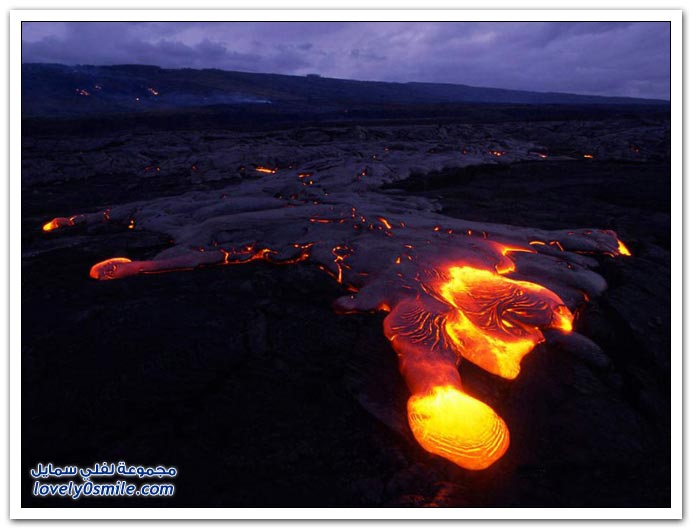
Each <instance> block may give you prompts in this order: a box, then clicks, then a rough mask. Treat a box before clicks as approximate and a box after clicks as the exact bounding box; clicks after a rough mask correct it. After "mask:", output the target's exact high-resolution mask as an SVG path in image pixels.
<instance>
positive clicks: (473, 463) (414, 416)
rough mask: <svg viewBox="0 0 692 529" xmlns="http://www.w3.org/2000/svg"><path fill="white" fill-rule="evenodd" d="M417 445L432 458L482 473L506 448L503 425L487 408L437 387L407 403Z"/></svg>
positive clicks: (456, 391)
mask: <svg viewBox="0 0 692 529" xmlns="http://www.w3.org/2000/svg"><path fill="white" fill-rule="evenodd" d="M407 408H408V421H409V425H410V427H411V431H412V432H413V435H414V437H415V438H416V441H418V442H419V443H420V445H421V446H422V447H423V448H424V449H425V450H427V451H428V452H432V453H433V454H437V455H439V456H442V457H444V458H445V459H448V460H449V461H452V462H453V463H456V464H457V465H459V466H460V467H463V468H467V469H469V470H483V469H485V468H488V467H489V466H490V465H492V464H493V463H494V462H495V461H497V460H498V459H500V458H501V457H502V456H503V455H504V453H505V452H506V451H507V448H508V447H509V430H508V429H507V425H506V424H505V422H504V421H503V420H502V419H501V418H500V417H499V416H498V415H497V413H495V411H494V410H493V409H492V408H491V407H490V406H488V405H486V404H483V403H482V402H481V401H479V400H476V399H474V398H473V397H471V396H469V395H467V394H466V393H464V392H463V391H462V390H460V389H457V388H455V387H452V386H436V387H434V388H433V389H432V390H431V391H430V393H426V394H424V395H413V396H412V397H411V398H410V399H409V401H408V406H407Z"/></svg>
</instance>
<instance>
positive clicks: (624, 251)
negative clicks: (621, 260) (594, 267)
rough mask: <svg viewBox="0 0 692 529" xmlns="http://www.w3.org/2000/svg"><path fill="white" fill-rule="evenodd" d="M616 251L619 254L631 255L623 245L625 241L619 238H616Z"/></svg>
mask: <svg viewBox="0 0 692 529" xmlns="http://www.w3.org/2000/svg"><path fill="white" fill-rule="evenodd" d="M618 253H619V254H620V255H626V256H628V257H629V256H631V255H632V254H631V253H630V251H629V250H628V248H627V246H625V243H624V242H622V241H621V240H620V239H618Z"/></svg>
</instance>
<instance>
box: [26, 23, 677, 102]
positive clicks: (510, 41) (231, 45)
mask: <svg viewBox="0 0 692 529" xmlns="http://www.w3.org/2000/svg"><path fill="white" fill-rule="evenodd" d="M669 37H670V30H669V25H668V23H647V22H636V23H629V22H627V23H614V22H587V23H584V22H560V23H557V22H517V23H510V22H507V23H488V22H352V23H348V22H330V23H326V22H238V23H223V22H184V23H167V22H142V23H131V22H123V23H114V22H113V23H105V22H104V23H96V22H91V23H24V25H23V45H22V57H23V60H24V61H25V62H59V63H66V64H122V63H130V64H132V63H136V64H156V65H159V66H163V67H172V68H175V67H191V68H222V69H227V70H242V71H253V72H274V73H286V74H296V75H304V74H307V73H319V74H321V75H323V76H329V77H341V78H349V79H367V80H383V81H428V82H445V83H462V84H470V85H476V86H492V87H501V88H512V89H523V90H538V91H559V92H576V93H585V94H598V95H624V96H634V97H656V98H664V99H667V98H668V94H669V88H670V48H669Z"/></svg>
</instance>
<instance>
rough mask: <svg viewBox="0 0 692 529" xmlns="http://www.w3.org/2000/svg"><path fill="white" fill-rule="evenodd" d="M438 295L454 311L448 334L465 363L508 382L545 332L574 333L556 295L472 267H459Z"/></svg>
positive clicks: (438, 288)
mask: <svg viewBox="0 0 692 529" xmlns="http://www.w3.org/2000/svg"><path fill="white" fill-rule="evenodd" d="M448 278H449V279H448V280H447V281H446V282H443V283H441V284H439V285H437V286H435V290H436V291H437V292H438V294H439V295H440V297H441V298H442V299H444V300H445V302H447V303H448V304H449V305H450V306H451V307H452V309H453V310H451V311H450V312H449V313H448V314H447V315H446V317H445V333H446V335H447V336H448V337H449V339H450V340H451V342H452V344H453V345H454V348H455V349H456V351H457V352H458V354H460V355H461V356H463V357H464V358H466V359H467V360H469V361H471V362H473V363H474V364H476V365H478V366H479V367H481V368H483V369H485V370H486V371H489V372H490V373H493V374H495V375H498V376H501V377H503V378H507V379H513V378H516V377H517V376H518V375H519V372H520V364H521V360H522V358H524V356H526V355H527V354H528V353H530V352H531V350H532V349H533V348H534V347H535V346H536V345H537V344H539V343H541V342H543V340H544V338H543V333H542V332H541V330H540V329H541V328H546V327H552V328H557V329H561V330H563V331H565V332H570V331H571V330H572V319H573V316H572V313H571V312H570V311H569V309H568V308H567V307H566V306H565V305H564V303H563V302H562V300H561V299H560V298H559V297H558V296H557V294H555V293H554V292H552V291H550V290H548V289H547V288H544V287H542V286H540V285H537V284H535V283H530V282H528V281H517V280H514V279H510V278H508V277H505V276H502V275H499V274H496V273H493V272H491V271H488V270H480V269H477V268H473V267H469V266H454V267H451V268H450V269H449V271H448Z"/></svg>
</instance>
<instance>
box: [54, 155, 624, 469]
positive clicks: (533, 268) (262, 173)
mask: <svg viewBox="0 0 692 529" xmlns="http://www.w3.org/2000/svg"><path fill="white" fill-rule="evenodd" d="M469 148H470V147H469ZM520 151H521V152H523V153H525V154H524V155H523V157H524V158H526V159H528V158H529V157H530V156H531V154H530V153H529V148H528V147H527V146H522V147H521V149H520ZM465 152H468V150H467V149H465ZM497 152H499V151H492V150H491V149H488V148H486V149H483V148H482V147H478V148H477V149H476V153H480V154H475V155H471V154H469V155H465V156H463V157H462V156H460V154H459V153H457V156H459V158H458V160H457V164H458V165H459V166H462V165H469V164H472V163H478V161H479V157H480V159H481V160H485V159H487V158H486V157H495V156H498V154H497ZM365 153H367V154H365ZM501 155H502V157H503V158H509V159H512V160H516V159H522V157H521V156H518V155H516V154H515V153H514V152H512V151H510V149H508V150H507V151H506V152H505V151H502V152H501ZM243 156H247V153H246V152H245V151H243V153H241V154H239V155H238V160H237V161H238V162H239V163H238V164H236V165H235V166H236V167H246V166H250V167H254V168H255V173H254V174H255V175H256V174H257V173H259V175H258V176H254V177H253V178H251V179H245V180H243V181H242V182H241V183H240V184H237V185H233V186H229V187H227V188H225V189H223V190H220V191H219V190H215V191H206V190H205V191H190V192H188V193H186V194H184V195H181V196H175V197H161V198H158V199H154V200H149V201H142V202H134V203H129V204H122V205H115V206H112V207H110V208H108V209H107V210H105V211H101V212H96V213H88V214H82V215H76V216H73V217H70V218H56V219H53V220H52V221H50V222H48V223H46V224H45V225H44V226H43V230H44V231H46V232H52V231H55V230H56V229H62V228H67V229H73V228H72V227H74V226H78V225H82V224H84V225H90V226H91V227H92V228H91V229H97V228H94V226H98V225H99V224H103V223H114V224H119V225H121V226H122V227H123V229H131V230H136V231H139V230H147V231H153V232H158V233H163V234H166V235H167V236H168V237H169V238H170V239H171V241H172V246H171V247H170V248H167V249H166V250H164V251H162V252H161V253H159V254H158V255H157V256H156V257H155V258H154V259H152V260H148V261H137V260H131V259H129V258H127V257H124V256H120V257H112V258H110V259H107V260H104V261H102V262H99V263H96V264H95V265H94V266H93V267H92V268H91V271H90V277H92V278H94V279H98V280H112V279H121V278H125V277H128V276H132V275H137V274H153V273H161V272H169V271H180V270H192V269H195V268H198V267H204V266H227V265H237V264H244V263H250V262H253V261H258V260H261V261H266V262H270V263H276V264H295V263H300V262H311V263H313V264H315V265H316V266H317V267H318V268H320V269H321V270H323V271H324V272H326V273H327V274H329V275H330V276H331V277H332V278H333V279H334V280H335V281H337V282H338V283H339V284H341V285H343V288H344V290H345V291H346V292H347V293H346V294H345V295H344V296H343V297H341V298H339V299H338V300H336V301H335V304H334V307H335V310H337V311H338V312H340V313H353V312H374V311H385V312H388V315H387V316H386V318H385V319H384V334H385V336H386V337H387V338H388V339H389V341H390V342H391V344H392V347H393V349H394V350H395V352H396V354H397V356H398V359H399V368H400V371H401V374H402V376H403V378H404V380H405V381H406V384H407V386H408V388H409V390H410V391H411V397H410V399H409V402H408V409H407V413H408V420H409V425H410V428H411V431H412V433H413V435H414V437H415V438H416V440H417V441H418V442H419V443H420V445H421V446H422V447H423V448H424V449H425V450H427V451H429V452H432V453H434V454H437V455H439V456H441V457H444V458H446V459H448V460H450V461H452V462H454V463H455V464H457V465H459V466H461V467H463V468H467V469H473V470H478V469H484V468H487V467H488V466H490V465H491V464H493V463H494V462H495V461H497V460H498V459H499V458H501V457H502V455H503V454H504V453H505V452H506V451H507V449H508V447H509V444H510V436H509V430H508V428H507V426H506V424H505V423H504V421H503V420H502V418H500V416H499V415H498V414H497V413H496V412H495V411H494V410H493V409H492V408H491V407H490V406H488V405H487V404H485V403H483V402H481V401H480V400H478V399H476V398H474V397H473V396H472V395H470V394H469V393H467V392H466V390H465V388H464V386H463V385H462V380H461V375H460V373H459V369H458V365H459V362H460V360H461V359H462V358H463V359H466V360H468V361H469V362H472V363H474V364H476V365H478V366H479V367H481V368H482V369H484V370H486V371H488V372H490V373H492V374H494V375H497V376H500V377H503V378H505V379H514V378H516V377H517V376H519V374H520V369H521V361H522V358H524V356H525V355H527V354H528V353H530V352H531V351H532V350H533V348H534V347H535V346H536V345H537V344H539V343H541V342H543V341H545V340H546V339H547V336H556V335H559V336H560V339H561V343H562V344H569V343H570V341H573V342H575V343H579V344H583V343H585V342H588V340H587V339H586V338H584V337H579V335H577V334H576V333H574V332H573V331H572V322H573V311H574V309H575V308H576V307H578V306H579V305H581V304H583V303H585V302H586V301H588V300H589V299H591V298H592V297H594V296H597V295H599V294H600V293H601V292H603V290H604V289H605V288H606V284H605V281H604V280H603V278H602V277H601V276H599V275H598V274H597V273H595V272H594V271H593V270H592V269H593V268H595V267H596V266H597V264H598V263H597V261H596V260H595V259H594V258H593V257H592V256H591V255H589V254H592V255H596V254H603V255H607V256H611V257H617V256H622V255H630V252H629V250H628V249H627V247H626V246H625V245H624V243H623V242H622V241H620V240H619V239H618V237H617V236H616V234H615V233H614V232H612V231H610V230H600V229H579V230H557V231H546V230H541V229H534V228H526V227H514V226H507V225H499V224H490V223H479V222H471V221H465V220H461V219H453V218H449V217H446V216H444V215H441V214H439V213H438V212H437V210H438V206H437V204H436V203H435V202H434V201H432V200H429V199H426V198H421V197H416V196H411V195H408V194H406V193H404V192H400V191H391V190H383V189H382V188H381V185H382V183H384V182H386V181H392V180H396V179H401V178H405V177H407V176H408V175H409V174H410V168H407V165H406V163H407V161H406V159H404V158H401V156H404V155H403V154H401V153H397V152H394V151H392V150H391V149H389V148H385V149H382V150H380V151H378V152H377V153H376V156H373V155H372V146H371V145H367V146H363V149H362V151H355V149H354V150H353V151H349V152H340V153H338V156H335V155H334V154H331V155H330V154H325V153H324V152H319V153H318V155H316V156H315V157H314V158H312V159H305V160H303V162H302V163H300V164H296V165H295V166H292V167H291V168H290V169H288V168H285V167H282V166H281V165H280V164H275V165H274V164H273V165H271V166H268V165H260V164H256V163H253V160H251V159H247V158H243ZM397 156H398V158H397ZM364 158H369V159H370V160H374V162H371V163H369V165H368V166H367V167H366V168H363V166H362V160H363V159H364ZM437 158H439V156H438V155H434V156H430V155H429V154H427V149H426V151H425V154H423V155H422V157H420V156H419V158H417V164H418V168H419V169H420V168H421V167H422V168H423V169H425V170H432V169H434V168H435V167H436V166H435V165H432V164H434V163H439V162H427V161H426V160H432V159H437ZM402 167H403V168H404V169H402ZM296 176H297V177H296ZM551 333H552V334H551ZM555 333H557V334H555ZM588 343H590V342H588ZM593 347H595V348H596V347H597V346H595V345H593Z"/></svg>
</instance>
